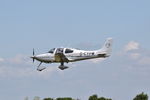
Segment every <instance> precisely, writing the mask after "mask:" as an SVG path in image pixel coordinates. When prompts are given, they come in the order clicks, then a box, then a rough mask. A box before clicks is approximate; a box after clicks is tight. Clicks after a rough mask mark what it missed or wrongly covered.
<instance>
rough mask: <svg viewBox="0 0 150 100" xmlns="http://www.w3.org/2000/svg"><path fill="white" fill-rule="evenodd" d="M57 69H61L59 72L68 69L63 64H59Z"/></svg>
mask: <svg viewBox="0 0 150 100" xmlns="http://www.w3.org/2000/svg"><path fill="white" fill-rule="evenodd" d="M58 68H59V69H61V70H64V69H67V68H69V67H67V66H64V62H61V65H60V66H59V67H58Z"/></svg>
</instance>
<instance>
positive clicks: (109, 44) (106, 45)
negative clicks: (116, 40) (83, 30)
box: [98, 38, 113, 56]
mask: <svg viewBox="0 0 150 100" xmlns="http://www.w3.org/2000/svg"><path fill="white" fill-rule="evenodd" d="M112 43H113V39H112V38H107V39H106V41H105V43H104V45H103V47H102V48H101V49H100V50H98V52H99V53H100V52H101V53H106V54H107V55H108V56H110V54H111V52H112Z"/></svg>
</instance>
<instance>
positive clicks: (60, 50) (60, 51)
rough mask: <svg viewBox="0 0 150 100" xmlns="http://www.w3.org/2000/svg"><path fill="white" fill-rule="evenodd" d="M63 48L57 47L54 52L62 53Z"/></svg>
mask: <svg viewBox="0 0 150 100" xmlns="http://www.w3.org/2000/svg"><path fill="white" fill-rule="evenodd" d="M63 51H64V48H57V50H56V53H62V54H63Z"/></svg>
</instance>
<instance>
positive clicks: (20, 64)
mask: <svg viewBox="0 0 150 100" xmlns="http://www.w3.org/2000/svg"><path fill="white" fill-rule="evenodd" d="M30 60H31V59H30V58H29V57H28V56H26V55H17V56H15V57H13V58H8V59H5V60H3V59H2V58H0V62H2V61H3V62H4V63H1V66H0V77H13V78H15V77H21V78H22V77H42V78H49V77H51V74H52V73H53V72H55V71H57V70H59V69H58V68H57V67H52V66H50V67H47V68H46V69H45V70H43V71H42V72H38V71H37V70H36V67H35V66H38V64H37V63H35V64H32V61H30ZM36 64H37V65H36ZM46 66H48V64H47V65H46Z"/></svg>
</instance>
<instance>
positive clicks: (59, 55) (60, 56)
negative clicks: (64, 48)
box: [55, 53, 69, 63]
mask: <svg viewBox="0 0 150 100" xmlns="http://www.w3.org/2000/svg"><path fill="white" fill-rule="evenodd" d="M55 60H56V61H58V62H67V63H68V62H69V60H68V58H67V57H66V56H65V55H64V54H63V53H56V54H55Z"/></svg>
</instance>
